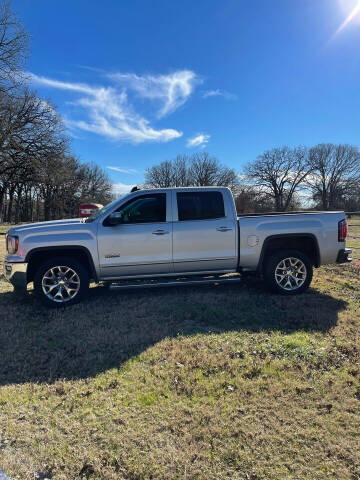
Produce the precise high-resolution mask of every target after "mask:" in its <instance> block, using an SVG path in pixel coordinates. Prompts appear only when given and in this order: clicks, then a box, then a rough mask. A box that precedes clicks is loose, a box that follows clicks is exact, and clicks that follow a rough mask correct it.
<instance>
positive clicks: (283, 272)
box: [264, 250, 313, 295]
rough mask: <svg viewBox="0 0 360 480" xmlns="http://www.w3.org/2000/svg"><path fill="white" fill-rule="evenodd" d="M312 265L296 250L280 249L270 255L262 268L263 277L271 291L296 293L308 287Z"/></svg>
mask: <svg viewBox="0 0 360 480" xmlns="http://www.w3.org/2000/svg"><path fill="white" fill-rule="evenodd" d="M312 276H313V265H312V263H311V261H310V260H309V258H308V257H307V256H306V255H305V254H304V253H302V252H299V251H298V250H281V251H278V252H275V253H273V254H271V255H270V257H269V258H268V259H267V261H266V264H265V268H264V278H265V281H266V283H267V285H268V287H269V288H270V290H271V291H273V292H275V293H281V294H283V295H296V294H298V293H302V292H304V291H305V290H307V288H308V287H309V285H310V283H311V280H312Z"/></svg>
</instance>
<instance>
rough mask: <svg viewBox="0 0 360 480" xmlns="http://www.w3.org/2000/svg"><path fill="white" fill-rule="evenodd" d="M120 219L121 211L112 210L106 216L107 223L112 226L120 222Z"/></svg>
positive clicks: (121, 217)
mask: <svg viewBox="0 0 360 480" xmlns="http://www.w3.org/2000/svg"><path fill="white" fill-rule="evenodd" d="M122 220H123V213H122V212H113V213H111V214H110V215H109V216H108V218H107V223H108V224H109V225H111V226H112V227H115V226H116V225H119V223H122Z"/></svg>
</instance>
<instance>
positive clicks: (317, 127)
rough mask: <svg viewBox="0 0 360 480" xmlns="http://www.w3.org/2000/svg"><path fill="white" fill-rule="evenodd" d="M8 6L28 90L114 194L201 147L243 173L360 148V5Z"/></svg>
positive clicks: (310, 1)
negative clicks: (24, 38)
mask: <svg viewBox="0 0 360 480" xmlns="http://www.w3.org/2000/svg"><path fill="white" fill-rule="evenodd" d="M13 6H14V9H15V10H16V11H17V12H18V14H19V16H20V17H21V19H22V21H23V23H24V25H25V27H26V29H27V30H28V31H29V32H30V33H31V36H32V40H31V55H30V58H29V62H28V70H29V72H31V74H32V75H33V87H34V88H35V89H37V91H38V92H39V94H40V95H41V96H43V97H45V98H49V99H51V100H52V102H53V103H55V104H56V105H57V106H58V109H59V111H60V113H61V114H62V115H63V117H64V119H65V121H66V124H67V127H68V129H69V132H70V134H71V136H72V145H73V150H74V152H75V153H76V154H78V155H79V156H80V157H81V158H82V159H83V160H84V161H89V162H96V163H98V164H100V165H101V166H103V167H104V168H106V169H107V171H108V173H109V174H110V176H111V179H112V180H113V182H114V183H115V184H117V185H118V187H117V188H118V191H121V190H124V189H126V188H127V187H126V186H127V185H134V184H136V183H141V182H142V181H143V173H144V171H145V169H146V168H147V167H149V166H151V165H153V164H155V163H159V162H161V161H163V160H166V159H171V158H173V157H174V156H176V155H177V154H184V153H187V154H191V153H193V152H197V151H203V150H206V151H208V152H210V153H211V154H214V155H216V156H217V157H218V158H219V159H220V160H221V162H223V163H224V164H226V165H228V166H231V167H233V168H235V169H236V170H238V171H240V170H241V167H242V165H244V163H246V162H247V161H250V160H252V159H254V158H255V157H256V156H257V155H258V154H260V153H261V152H262V151H264V150H265V149H268V148H272V147H274V146H279V145H285V144H288V145H296V144H306V145H312V144H315V143H318V142H347V143H352V144H355V145H358V144H359V143H360V142H359V133H358V132H359V126H360V122H359V120H360V108H359V103H360V102H359V84H360V82H359V79H360V48H359V46H360V1H359V0H218V1H215V0H196V1H194V0H191V1H188V0H182V1H175V0H173V1H170V0H151V1H149V0H131V1H130V0H129V1H126V0H103V1H101V2H100V1H99V0H86V1H85V0H65V1H64V0H51V1H49V0H32V1H31V2H30V1H29V0H13ZM108 167H113V168H112V169H110V168H108ZM114 168H115V169H114Z"/></svg>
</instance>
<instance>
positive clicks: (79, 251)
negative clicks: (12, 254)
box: [25, 245, 98, 282]
mask: <svg viewBox="0 0 360 480" xmlns="http://www.w3.org/2000/svg"><path fill="white" fill-rule="evenodd" d="M55 256H62V257H65V256H66V257H73V258H75V259H76V260H78V261H79V262H80V263H81V264H82V265H84V267H85V268H86V269H87V270H88V272H89V276H90V278H93V279H94V280H95V282H98V275H97V272H96V269H95V265H94V261H93V258H92V256H91V253H90V251H89V250H88V249H87V248H86V247H83V246H79V245H66V246H65V245H64V246H54V247H38V248H34V249H32V250H30V251H29V252H28V253H27V255H26V258H25V262H26V263H27V264H28V269H27V281H28V282H32V281H33V279H34V274H35V271H36V267H37V266H38V265H39V264H40V263H41V262H42V261H44V260H49V259H50V258H51V257H55Z"/></svg>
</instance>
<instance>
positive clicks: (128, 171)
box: [107, 167, 139, 173]
mask: <svg viewBox="0 0 360 480" xmlns="http://www.w3.org/2000/svg"><path fill="white" fill-rule="evenodd" d="M107 168H108V169H109V170H114V172H120V173H139V170H135V168H121V167H107Z"/></svg>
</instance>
